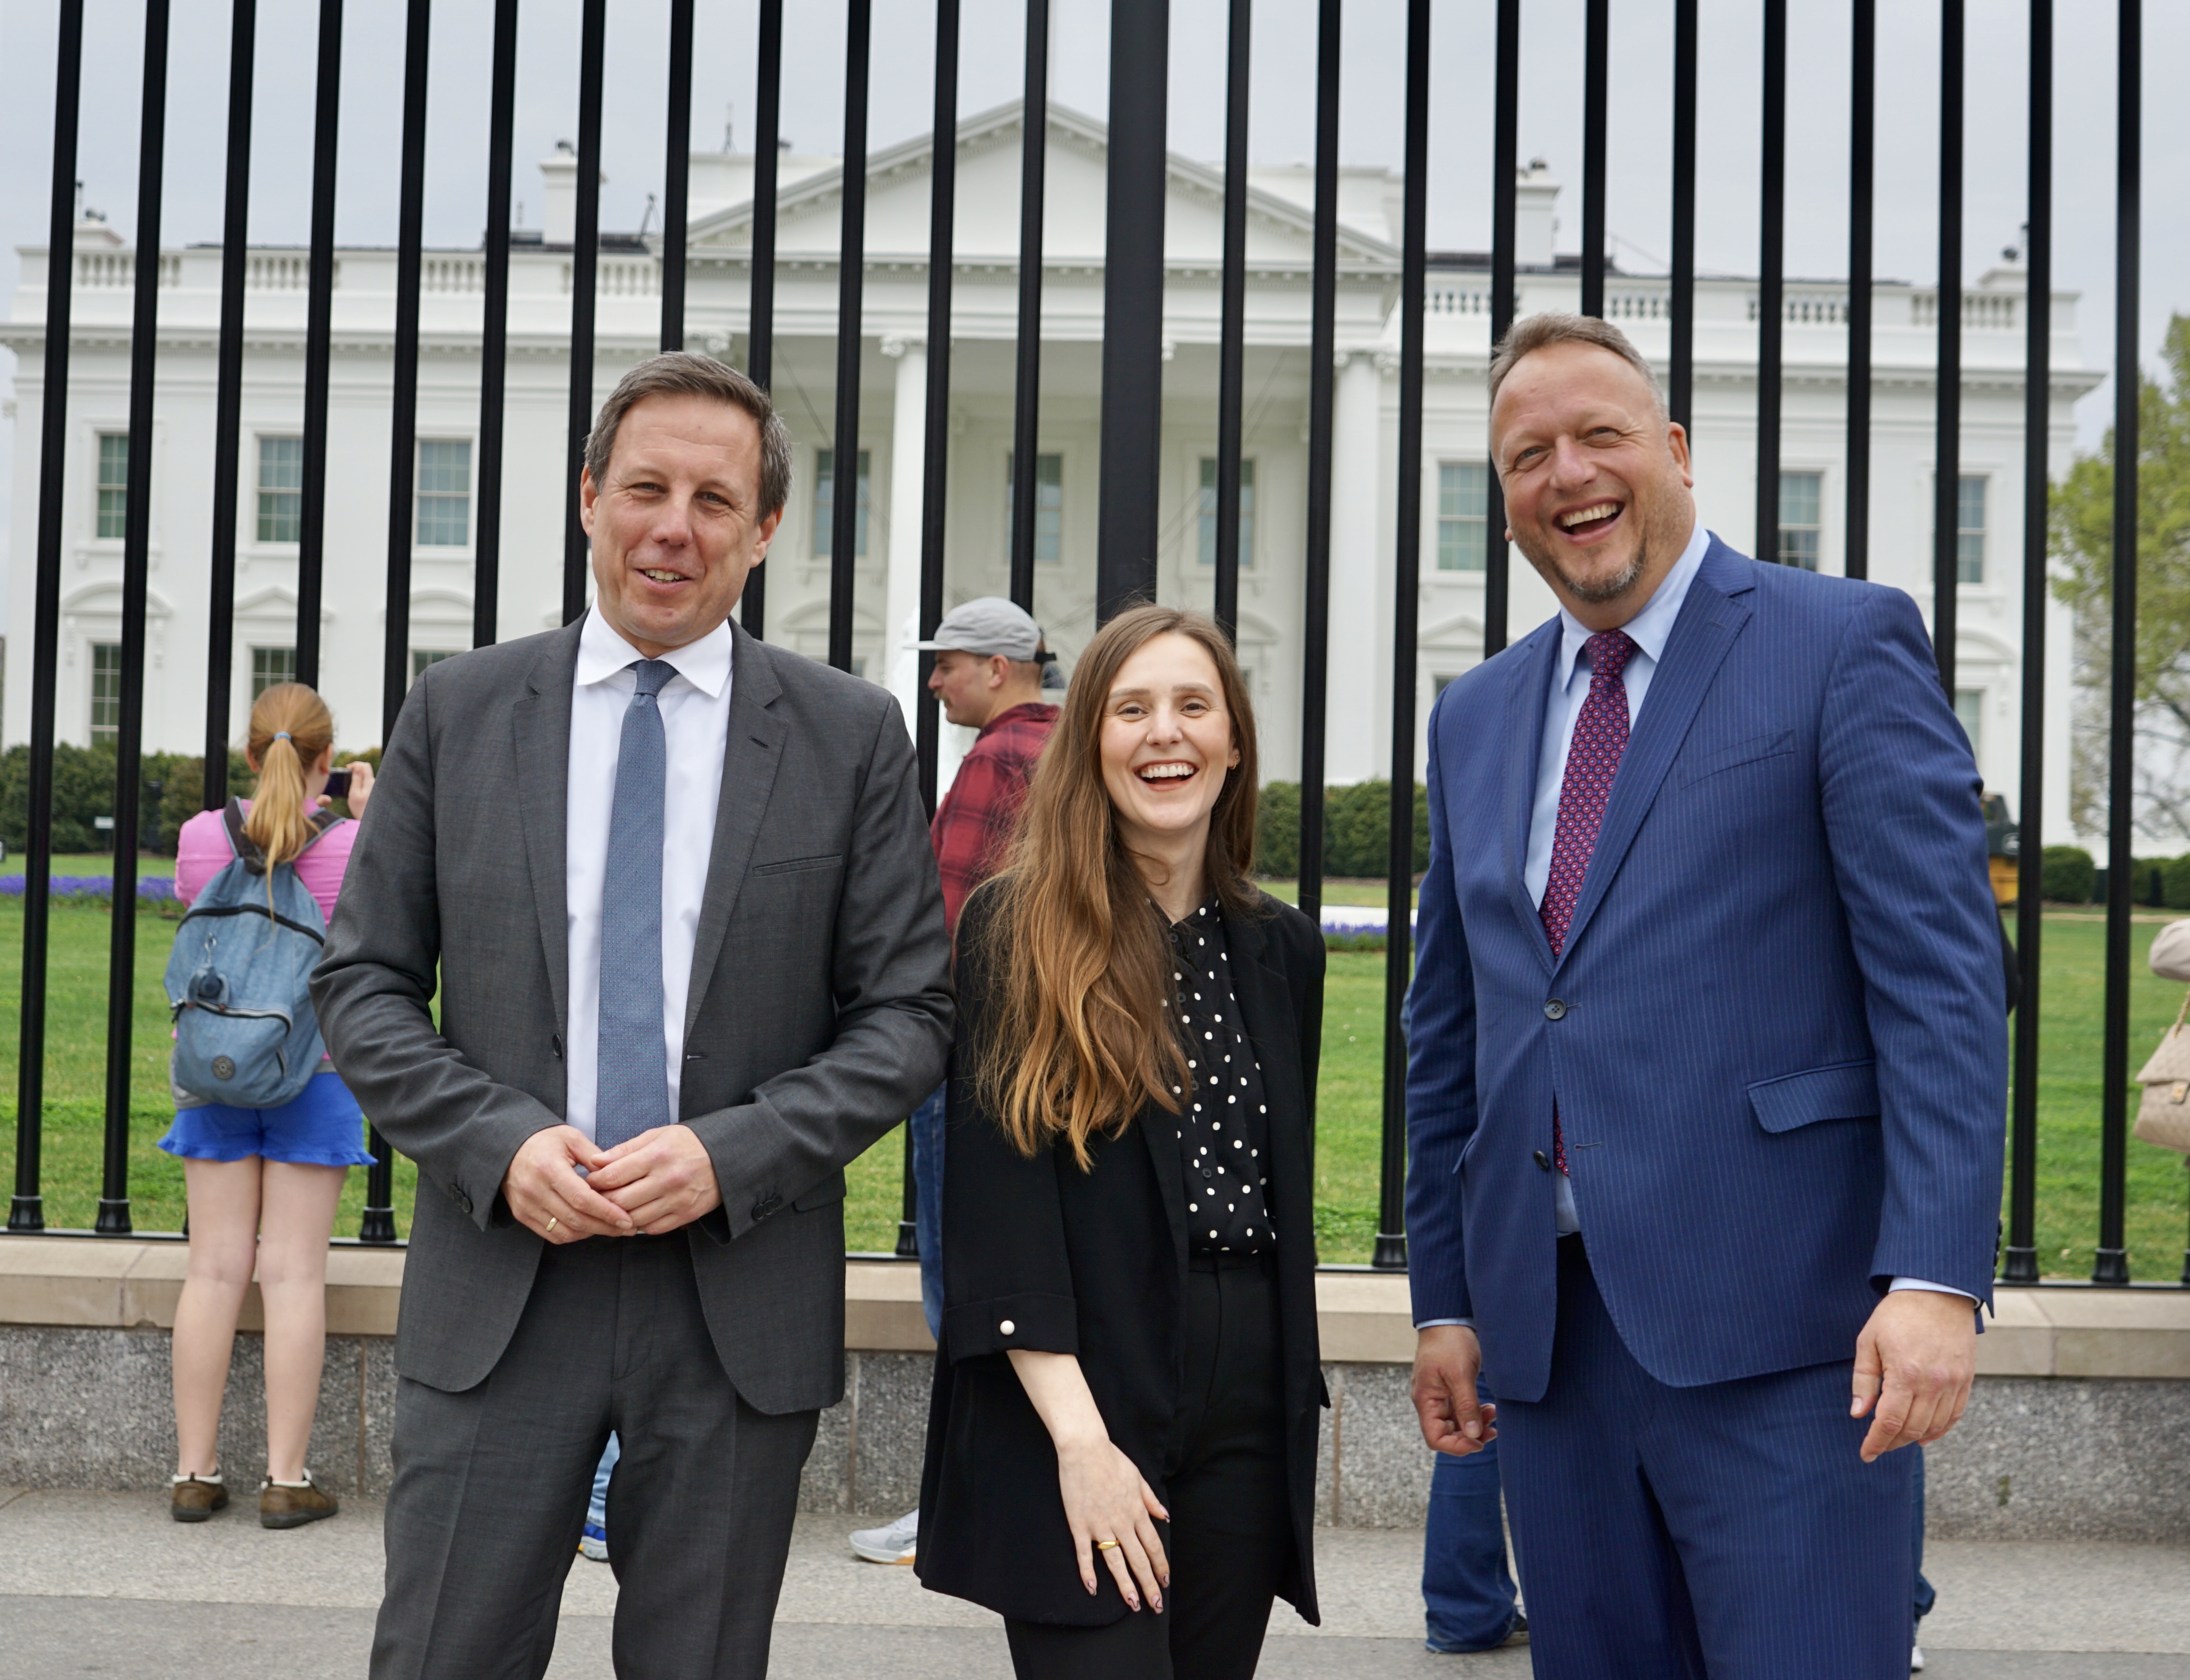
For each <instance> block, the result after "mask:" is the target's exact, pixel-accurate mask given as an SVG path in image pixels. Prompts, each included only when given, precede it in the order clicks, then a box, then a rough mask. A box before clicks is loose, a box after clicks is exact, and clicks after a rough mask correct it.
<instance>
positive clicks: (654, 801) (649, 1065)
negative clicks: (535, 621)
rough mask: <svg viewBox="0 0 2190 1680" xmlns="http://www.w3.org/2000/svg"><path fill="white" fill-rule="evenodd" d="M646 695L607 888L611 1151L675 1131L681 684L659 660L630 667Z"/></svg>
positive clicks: (624, 783) (633, 712)
mask: <svg viewBox="0 0 2190 1680" xmlns="http://www.w3.org/2000/svg"><path fill="white" fill-rule="evenodd" d="M631 668H632V669H633V671H635V672H636V673H638V687H637V689H636V690H634V691H633V694H632V697H631V706H630V708H629V709H628V710H627V711H626V712H625V713H624V714H623V737H622V740H621V743H620V745H619V746H618V747H617V749H616V803H615V805H614V806H613V807H612V808H611V809H610V813H609V856H608V872H607V875H606V877H605V879H604V881H603V882H602V883H601V1020H600V1064H599V1083H598V1086H597V1087H596V1088H597V1096H596V1098H595V1102H594V1106H593V1141H594V1142H595V1143H596V1144H599V1146H600V1147H601V1148H602V1149H613V1148H615V1147H616V1145H617V1144H621V1143H622V1142H623V1141H624V1140H625V1139H626V1138H636V1137H637V1136H638V1134H639V1133H640V1132H650V1131H652V1130H653V1129H654V1128H655V1127H657V1126H667V1125H668V1124H669V1123H670V1121H672V1119H673V1118H674V1116H673V1115H671V1114H670V1112H669V1044H668V1040H667V1038H666V1037H665V1036H663V1031H662V1024H661V826H662V817H661V807H662V791H661V790H662V774H663V763H664V761H665V759H666V758H667V751H666V749H665V748H664V746H663V743H662V735H661V703H660V698H659V697H660V695H661V690H662V687H663V685H664V684H667V682H668V681H669V679H670V678H672V677H673V676H675V675H676V674H677V671H676V667H673V666H672V665H669V664H667V663H666V662H664V661H661V660H659V659H644V660H641V661H638V663H637V664H635V665H634V666H633V667H631Z"/></svg>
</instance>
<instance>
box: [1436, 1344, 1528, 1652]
mask: <svg viewBox="0 0 2190 1680" xmlns="http://www.w3.org/2000/svg"><path fill="white" fill-rule="evenodd" d="M1476 1395H1477V1398H1478V1399H1483V1400H1488V1399H1489V1398H1490V1391H1489V1389H1487V1388H1484V1387H1483V1386H1482V1384H1481V1383H1479V1382H1478V1384H1477V1385H1476ZM1433 1456H1434V1457H1435V1458H1436V1460H1437V1467H1436V1468H1435V1469H1434V1470H1433V1472H1432V1473H1431V1475H1430V1512H1429V1521H1428V1524H1427V1526H1426V1527H1425V1529H1424V1530H1423V1534H1422V1604H1423V1607H1424V1609H1426V1610H1427V1621H1428V1626H1429V1634H1428V1638H1427V1642H1426V1643H1427V1644H1428V1646H1429V1648H1430V1649H1432V1650H1433V1651H1441V1652H1451V1651H1487V1650H1490V1649H1494V1648H1495V1647H1496V1646H1499V1645H1501V1644H1503V1643H1505V1642H1506V1638H1507V1637H1508V1636H1509V1635H1511V1634H1512V1632H1513V1617H1514V1612H1513V1600H1514V1589H1513V1577H1512V1573H1511V1572H1510V1571H1509V1570H1508V1569H1506V1521H1505V1516H1504V1513H1503V1509H1502V1507H1501V1500H1500V1496H1499V1481H1498V1443H1497V1442H1496V1441H1495V1440H1494V1441H1491V1442H1489V1443H1488V1444H1485V1445H1484V1449H1483V1450H1482V1451H1480V1452H1476V1453H1470V1454H1469V1455H1468V1456H1467V1457H1465V1458H1455V1457H1454V1456H1452V1455H1451V1454H1450V1453H1443V1452H1441V1453H1437V1454H1435V1455H1433Z"/></svg>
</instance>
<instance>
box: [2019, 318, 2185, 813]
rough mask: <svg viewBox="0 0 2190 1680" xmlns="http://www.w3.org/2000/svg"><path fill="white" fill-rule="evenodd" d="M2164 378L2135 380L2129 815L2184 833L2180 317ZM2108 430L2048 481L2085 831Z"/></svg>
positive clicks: (2172, 330)
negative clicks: (2067, 630) (2068, 610)
mask: <svg viewBox="0 0 2190 1680" xmlns="http://www.w3.org/2000/svg"><path fill="white" fill-rule="evenodd" d="M2160 359H2161V360H2162V362H2163V363H2164V366H2165V370H2166V382H2165V383H2164V384H2163V383H2160V382H2159V381H2156V380H2153V379H2151V378H2147V377H2144V376H2143V375H2142V373H2141V372H2140V374H2139V377H2138V381H2137V386H2138V389H2137V451H2136V459H2137V467H2136V474H2137V482H2136V491H2137V495H2136V502H2137V520H2136V524H2137V542H2136V548H2137V553H2136V711H2135V729H2136V786H2135V788H2134V789H2133V790H2132V792H2133V795H2134V803H2133V804H2132V806H2131V820H2132V821H2133V822H2134V823H2135V825H2136V827H2137V828H2138V829H2139V830H2140V831H2142V832H2144V833H2146V834H2148V835H2153V836H2156V837H2175V836H2180V835H2182V834H2186V833H2190V315H2175V316H2173V317H2172V318H2170V320H2169V321H2168V323H2167V335H2166V338H2165V341H2164V344H2163V346H2162V349H2161V351H2160ZM2114 446H2115V439H2114V434H2113V431H2112V430H2111V429H2109V430H2108V433H2107V435H2106V439H2105V441H2104V442H2102V444H2101V445H2100V446H2099V451H2098V453H2096V455H2089V456H2085V457H2084V458H2083V459H2081V460H2079V461H2078V462H2077V463H2075V464H2074V466H2073V467H2071V468H2069V469H2068V474H2067V476H2066V477H2064V478H2062V480H2060V481H2059V482H2058V483H2057V484H2056V485H2054V486H2053V490H2052V496H2051V507H2050V511H2049V516H2048V519H2047V525H2048V531H2047V547H2048V548H2049V549H2050V550H2051V554H2052V556H2053V559H2054V560H2055V561H2056V562H2057V567H2056V570H2055V575H2054V584H2053V587H2054V589H2055V592H2056V593H2057V594H2058V595H2059V597H2060V599H2062V601H2064V602H2065V603H2067V604H2068V605H2069V606H2072V607H2074V609H2075V610H2076V638H2075V658H2076V667H2077V669H2076V680H2077V683H2078V684H2079V686H2080V687H2081V688H2082V689H2083V690H2084V694H2083V696H2082V698H2081V699H2080V701H2079V703H2078V706H2077V707H2076V718H2075V725H2074V737H2075V754H2074V765H2073V767H2072V770H2071V774H2070V778H2069V798H2070V803H2071V807H2072V809H2073V811H2074V818H2075V822H2076V825H2077V826H2078V827H2079V828H2080V829H2082V830H2083V831H2085V832H2086V833H2097V832H2102V831H2104V829H2105V828H2106V826H2107V825H2106V812H2107V801H2108V786H2107V775H2108V759H2107V740H2108V693H2109V689H2110V684H2109V680H2108V672H2109V668H2110V665H2109V661H2110V658H2111V650H2112V645H2113V639H2112V627H2113V618H2112V614H2113V501H2114V459H2115V455H2114Z"/></svg>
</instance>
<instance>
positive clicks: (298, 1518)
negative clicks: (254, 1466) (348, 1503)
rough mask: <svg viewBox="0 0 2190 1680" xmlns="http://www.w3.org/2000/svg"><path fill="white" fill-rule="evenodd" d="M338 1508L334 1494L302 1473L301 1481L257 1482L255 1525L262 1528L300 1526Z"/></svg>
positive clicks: (325, 1515)
mask: <svg viewBox="0 0 2190 1680" xmlns="http://www.w3.org/2000/svg"><path fill="white" fill-rule="evenodd" d="M340 1508H341V1507H339V1506H338V1505H337V1504H336V1503H335V1496H333V1495H332V1494H331V1493H329V1492H327V1491H326V1489H324V1488H322V1487H321V1486H320V1485H319V1484H317V1483H316V1482H315V1481H313V1479H312V1473H311V1472H310V1471H309V1470H307V1471H306V1472H304V1480H303V1481H302V1482H276V1481H271V1480H269V1481H265V1482H261V1483H260V1484H258V1526H259V1527H260V1528H262V1529H299V1528H302V1527H304V1524H307V1523H316V1522H318V1521H319V1520H320V1518H322V1517H332V1516H333V1515H334V1514H335V1513H336V1512H337V1511H338V1510H339V1509H340Z"/></svg>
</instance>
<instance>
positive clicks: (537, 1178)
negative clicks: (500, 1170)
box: [502, 1126, 723, 1243]
mask: <svg viewBox="0 0 2190 1680" xmlns="http://www.w3.org/2000/svg"><path fill="white" fill-rule="evenodd" d="M581 1167H583V1168H584V1169H585V1171H584V1172H582V1173H581V1172H579V1170H578V1169H579V1168H581ZM502 1198H503V1200H506V1201H507V1202H508V1204H509V1211H510V1212H511V1213H512V1214H513V1215H514V1216H515V1217H516V1219H517V1222H518V1223H519V1224H521V1225H523V1226H524V1227H525V1229H527V1230H530V1231H531V1232H533V1233H534V1234H536V1235H539V1236H542V1237H545V1238H546V1239H547V1240H548V1241H549V1242H552V1243H566V1242H576V1241H578V1240H580V1239H581V1238H583V1237H627V1236H633V1235H644V1236H659V1235H661V1234H663V1233H664V1232H667V1231H673V1230H676V1229H678V1227H679V1226H683V1225H689V1224H690V1223H692V1222H693V1221H694V1220H695V1219H700V1218H704V1217H706V1215H707V1214H709V1213H711V1212H713V1211H714V1210H715V1209H716V1208H718V1207H719V1206H722V1203H723V1192H722V1188H721V1186H719V1185H718V1184H717V1183H716V1182H715V1164H714V1162H713V1161H712V1160H711V1159H709V1157H708V1155H707V1149H706V1144H702V1143H701V1141H700V1139H699V1138H698V1137H697V1136H696V1135H695V1133H694V1132H693V1131H692V1128H691V1127H689V1126H657V1127H655V1128H654V1129H653V1130H652V1131H651V1132H640V1133H639V1134H638V1136H637V1137H636V1138H626V1139H625V1140H624V1141H623V1142H622V1143H621V1144H617V1145H616V1147H615V1148H614V1149H597V1148H595V1147H594V1145H593V1140H592V1139H591V1138H587V1136H586V1134H585V1133H584V1132H581V1131H579V1130H578V1128H577V1127H575V1126H551V1127H547V1130H545V1131H544V1132H534V1133H533V1134H532V1135H531V1136H530V1138H526V1139H525V1142H524V1143H523V1144H521V1145H520V1146H519V1149H518V1151H517V1154H516V1155H515V1156H514V1157H513V1159H512V1160H511V1161H510V1163H509V1171H508V1172H506V1173H505V1174H503V1175H502Z"/></svg>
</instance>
